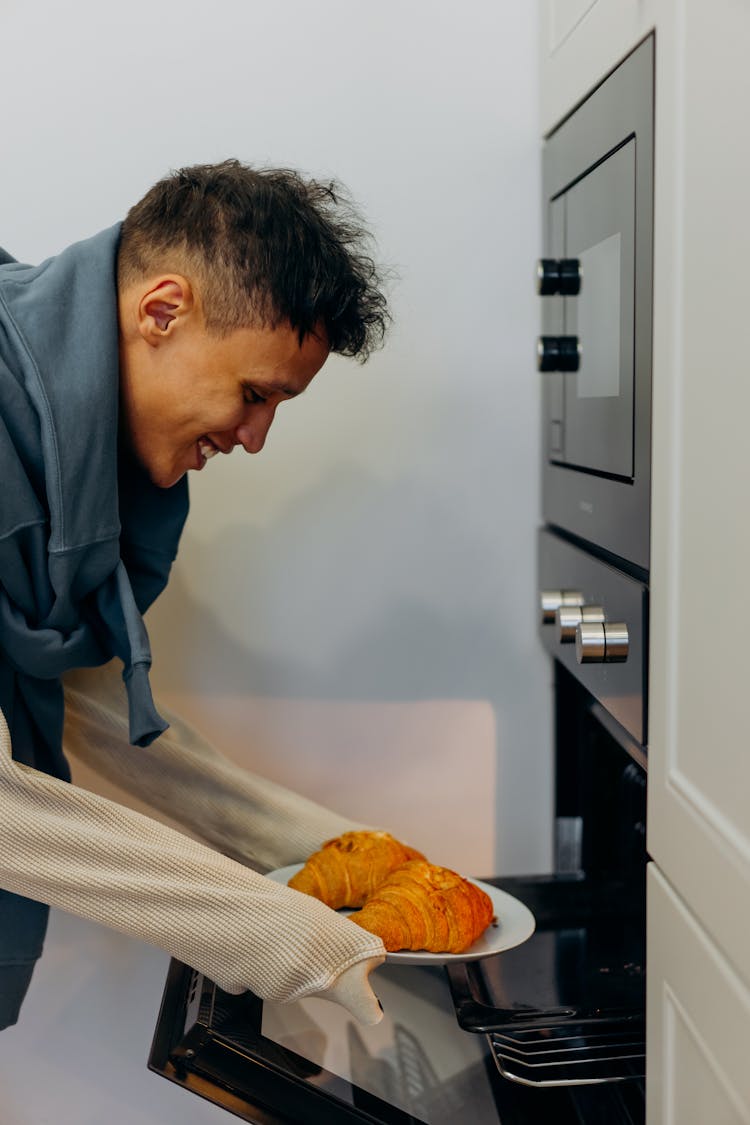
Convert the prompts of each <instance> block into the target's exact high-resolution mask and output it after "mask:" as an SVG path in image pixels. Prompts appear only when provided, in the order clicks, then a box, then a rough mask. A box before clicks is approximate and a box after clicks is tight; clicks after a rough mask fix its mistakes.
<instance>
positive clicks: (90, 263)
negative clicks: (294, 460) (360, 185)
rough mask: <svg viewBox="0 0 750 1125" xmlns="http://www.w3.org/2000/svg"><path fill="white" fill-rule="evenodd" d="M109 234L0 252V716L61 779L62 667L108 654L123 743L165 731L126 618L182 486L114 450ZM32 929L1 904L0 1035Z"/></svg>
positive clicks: (159, 575) (0, 895)
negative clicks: (122, 713) (150, 474)
mask: <svg viewBox="0 0 750 1125" xmlns="http://www.w3.org/2000/svg"><path fill="white" fill-rule="evenodd" d="M119 233H120V226H119V224H118V225H116V226H114V227H112V228H110V229H109V230H105V231H102V232H101V233H100V234H98V235H96V236H95V237H94V238H90V239H87V240H86V241H83V242H79V243H76V244H74V245H73V246H70V247H69V248H68V249H67V250H65V251H63V252H62V253H61V254H59V255H58V256H57V257H54V258H50V259H48V260H47V261H45V262H43V263H42V264H41V265H39V266H26V265H22V264H20V263H18V262H14V261H13V260H12V259H11V258H10V257H9V255H7V254H5V253H4V252H2V251H0V708H2V711H3V713H4V714H5V717H6V719H7V722H8V725H9V728H10V734H11V738H12V743H13V756H14V758H16V759H17V760H18V761H21V762H24V763H26V764H27V765H30V766H33V767H34V768H36V769H40V770H43V771H44V772H46V773H50V774H53V775H54V776H56V777H60V778H65V779H68V778H69V771H68V767H67V763H66V762H65V758H64V755H63V752H62V729H63V696H62V688H61V686H60V676H61V675H62V673H63V672H65V671H67V670H68V669H70V668H76V667H79V668H80V667H91V666H94V665H99V664H103V663H104V662H106V661H107V660H109V659H111V657H112V656H118V657H119V658H120V659H121V660H122V662H123V678H124V679H125V683H126V686H127V690H128V699H129V708H130V740H131V742H132V743H133V744H135V745H138V746H146V745H148V744H149V743H150V742H151V741H152V740H153V739H154V738H156V737H158V735H159V734H160V733H161V732H162V731H163V730H164V729H165V728H166V723H164V721H163V720H162V719H161V718H160V716H159V715H158V714H157V712H156V710H155V707H154V704H153V700H152V697H151V690H150V687H149V683H148V671H149V667H150V664H151V654H150V649H149V643H148V636H147V633H146V628H145V625H144V623H143V620H142V617H141V614H142V613H144V612H145V610H146V608H147V607H148V605H150V604H151V602H152V601H153V600H154V598H155V597H156V596H157V595H158V594H159V593H160V592H161V590H162V589H163V588H164V586H165V584H166V582H167V578H168V575H169V569H170V566H171V564H172V561H173V559H174V557H175V554H176V551H177V544H178V541H179V537H180V534H181V531H182V527H183V524H184V521H185V518H186V516H187V510H188V493H187V482H186V480H185V479H183V480H182V481H180V482H179V483H178V484H177V485H175V486H174V487H173V488H171V489H168V490H163V489H158V488H156V487H155V486H154V485H152V484H151V482H150V481H149V479H148V478H147V477H146V475H145V474H144V473H143V471H142V470H141V469H140V468H139V467H138V466H137V465H136V464H135V463H134V462H133V461H132V460H131V459H130V458H129V455H128V453H127V452H126V451H125V450H122V449H118V387H119V364H118V325H117V289H116V274H115V270H116V254H117V245H118V239H119ZM133 753H137V750H134V751H133ZM46 917H47V909H46V907H42V906H40V904H39V903H32V902H30V900H28V899H22V898H19V897H17V896H15V895H10V894H8V893H7V892H4V891H0V1027H3V1026H5V1025H6V1024H7V1023H9V1022H12V1021H13V1019H14V1018H15V1016H14V1014H13V1008H14V1005H15V1007H16V1008H17V1006H18V1003H19V1002H20V998H21V996H22V995H23V992H24V991H25V987H26V984H27V983H28V978H29V977H30V973H31V967H32V966H33V961H34V960H35V958H36V957H38V956H39V954H40V952H41V944H42V940H43V936H44V929H45V926H46ZM22 978H23V979H22ZM24 980H25V983H24Z"/></svg>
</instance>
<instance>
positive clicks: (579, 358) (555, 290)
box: [537, 38, 654, 571]
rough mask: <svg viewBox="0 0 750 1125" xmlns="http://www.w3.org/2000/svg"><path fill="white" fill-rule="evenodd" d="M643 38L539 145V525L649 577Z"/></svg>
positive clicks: (648, 169) (646, 49)
mask: <svg viewBox="0 0 750 1125" xmlns="http://www.w3.org/2000/svg"><path fill="white" fill-rule="evenodd" d="M653 52H654V41H653V38H649V39H648V40H647V41H646V42H645V43H643V44H642V45H641V46H640V47H639V48H638V50H637V51H635V52H634V53H633V54H632V55H631V56H630V57H629V58H628V59H627V60H626V61H625V62H623V63H622V64H621V65H620V66H619V67H618V68H617V69H616V70H615V71H614V72H613V73H612V74H611V75H610V76H609V77H608V78H607V79H606V80H605V81H604V82H603V83H602V85H601V86H600V87H599V88H598V89H597V90H596V91H594V93H593V94H592V95H591V96H590V97H589V98H587V99H586V101H584V102H583V104H582V105H581V106H579V108H578V109H576V110H575V112H574V113H572V114H571V116H570V117H569V118H568V119H567V120H566V121H564V122H563V123H562V125H561V126H560V127H559V128H558V129H557V130H556V131H555V132H554V133H553V135H552V136H551V137H550V138H549V139H548V141H547V143H546V146H545V151H544V163H543V187H544V200H545V208H544V224H545V248H546V256H545V257H544V258H543V259H541V260H540V262H539V263H538V267H537V287H538V291H539V293H540V295H541V296H542V297H543V317H542V328H543V332H542V335H541V336H540V337H539V340H538V343H537V366H538V368H539V370H540V371H541V372H542V373H543V410H542V419H543V431H542V449H543V516H544V519H545V522H546V523H547V524H549V525H551V526H554V527H557V528H560V529H561V530H562V531H564V532H565V533H567V534H570V535H572V536H576V537H578V538H580V539H582V540H585V541H586V542H589V543H591V544H592V545H593V546H594V547H595V548H596V549H597V550H598V551H608V552H610V553H611V554H613V555H615V556H617V557H618V558H619V559H622V560H625V561H626V562H627V563H630V564H633V565H634V566H636V567H639V568H640V569H641V570H642V571H648V568H649V520H650V504H649V497H650V481H651V471H650V467H651V410H650V402H651V316H652V273H653V269H652V243H653V89H654V80H653V67H654V58H653Z"/></svg>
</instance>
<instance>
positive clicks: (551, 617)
mask: <svg viewBox="0 0 750 1125" xmlns="http://www.w3.org/2000/svg"><path fill="white" fill-rule="evenodd" d="M541 602H542V624H543V625H554V623H555V614H556V613H557V611H558V609H559V608H560V606H562V605H583V594H580V593H579V592H578V590H542V593H541Z"/></svg>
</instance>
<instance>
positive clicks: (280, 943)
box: [0, 713, 384, 1001]
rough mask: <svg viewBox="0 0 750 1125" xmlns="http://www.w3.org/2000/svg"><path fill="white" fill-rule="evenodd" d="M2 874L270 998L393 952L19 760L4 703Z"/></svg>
mask: <svg viewBox="0 0 750 1125" xmlns="http://www.w3.org/2000/svg"><path fill="white" fill-rule="evenodd" d="M129 752H131V753H133V754H136V755H138V754H141V753H143V751H141V750H139V749H136V748H135V747H129ZM0 886H2V887H4V888H5V889H6V890H9V891H14V892H16V893H17V894H21V895H26V896H28V897H30V898H35V899H38V900H39V901H41V902H46V903H49V904H50V905H52V906H56V907H60V908H62V909H63V910H67V911H69V912H71V913H73V914H78V915H80V916H81V917H84V918H88V919H91V920H93V921H96V922H100V923H103V924H104V925H107V926H110V927H112V928H113V929H116V930H120V931H122V932H123V933H126V934H130V935H131V936H133V937H136V938H140V939H142V940H144V941H147V942H150V943H151V944H153V945H156V946H158V947H160V948H162V949H164V950H166V951H167V952H168V953H170V954H171V955H172V956H174V957H177V958H178V959H179V960H181V961H184V962H186V963H187V964H189V965H191V966H193V967H194V968H196V969H198V970H199V971H201V972H203V973H205V974H206V975H207V976H208V977H209V978H210V979H212V980H214V981H216V983H217V984H219V985H220V987H221V988H223V989H225V990H226V991H228V992H242V991H243V990H244V989H246V988H250V989H252V990H253V991H254V992H255V993H257V994H258V995H259V996H261V997H264V998H267V999H272V1000H281V1001H285V1000H293V999H296V998H298V997H302V996H308V995H312V994H314V993H319V992H325V991H326V990H330V989H331V988H333V989H334V993H335V988H336V981H337V979H338V978H339V977H341V976H342V975H343V974H345V973H346V971H347V970H348V969H350V968H351V967H352V966H355V965H358V964H359V963H364V962H367V961H370V960H372V959H374V960H373V964H375V963H377V962H379V961H380V960H382V957H383V953H384V950H383V946H382V943H381V941H380V939H379V938H376V937H374V936H373V935H371V934H368V933H367V932H366V931H364V930H361V929H360V928H359V927H358V926H354V925H352V924H351V922H348V921H347V920H346V919H345V918H341V917H339V915H337V914H336V913H335V912H334V911H332V910H329V909H328V908H327V907H326V906H324V905H323V904H322V903H320V902H318V901H317V900H316V899H313V898H310V897H308V896H307V895H301V894H298V893H297V892H296V891H293V890H291V889H290V888H289V887H285V886H280V885H278V884H276V883H273V882H271V881H270V880H268V879H266V878H264V877H263V876H262V875H258V874H257V873H256V872H254V871H251V870H249V869H248V868H246V867H244V866H242V865H241V864H239V863H237V862H236V861H235V860H233V859H230V858H228V857H227V856H224V855H221V854H219V853H218V852H216V851H214V850H212V849H211V848H208V847H206V846H205V845H203V844H201V843H198V842H197V841H194V840H191V839H189V838H188V837H186V836H184V835H182V834H181V833H179V832H176V831H174V830H173V829H171V828H167V827H166V826H164V825H162V824H159V823H158V822H156V821H154V820H151V819H150V818H149V817H145V816H142V815H141V814H140V813H137V812H134V811H133V810H132V809H127V808H125V807H123V806H121V805H118V804H115V803H114V802H113V801H109V800H107V799H106V798H104V797H100V796H98V795H96V794H93V793H89V792H87V791H85V790H82V789H79V788H77V787H76V786H74V785H69V784H67V783H66V782H63V781H59V780H57V779H56V778H52V777H48V776H47V775H45V774H42V773H39V772H38V771H36V770H33V769H30V768H29V767H28V766H24V765H21V764H19V763H17V762H14V761H13V759H12V757H11V745H10V737H9V733H8V728H7V724H6V722H5V718H4V717H3V716H2V713H0ZM364 967H365V966H364V964H363V968H364ZM349 976H350V979H351V975H350V974H349ZM344 979H346V978H344ZM362 980H363V981H364V980H366V973H364V974H363V975H362ZM334 998H336V997H335V995H334Z"/></svg>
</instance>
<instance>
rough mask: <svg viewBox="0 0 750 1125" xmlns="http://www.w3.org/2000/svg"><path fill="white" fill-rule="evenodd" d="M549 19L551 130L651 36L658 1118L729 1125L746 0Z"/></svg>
mask: <svg viewBox="0 0 750 1125" xmlns="http://www.w3.org/2000/svg"><path fill="white" fill-rule="evenodd" d="M584 9H585V10H584ZM541 24H542V115H543V128H544V131H545V132H548V131H549V130H550V129H551V128H552V127H553V126H554V125H555V124H556V123H557V122H559V121H560V120H561V119H562V118H563V117H564V116H565V115H566V114H567V113H569V112H570V111H571V110H572V109H573V108H574V107H575V105H576V103H577V102H579V101H580V100H581V98H582V97H583V96H584V95H585V94H586V93H587V92H588V91H589V90H591V89H592V88H594V87H595V86H596V85H597V84H598V83H599V82H600V81H601V80H602V79H603V78H604V77H605V76H606V74H607V73H608V72H609V71H610V70H611V69H612V68H613V67H614V66H615V65H616V64H617V63H618V62H619V61H620V60H621V59H622V58H623V57H624V56H625V55H626V54H627V53H629V51H630V50H632V49H633V47H635V46H636V45H637V43H638V42H640V40H641V39H642V38H643V37H644V36H645V35H646V34H649V33H650V32H651V31H655V35H656V107H655V160H654V168H655V198H654V329H653V470H652V515H651V569H650V591H651V611H650V625H651V638H650V682H649V779H648V788H649V808H648V850H649V854H650V855H651V856H652V858H653V860H654V861H655V865H656V866H654V867H653V868H652V871H651V875H650V879H649V883H650V896H651V897H650V908H651V913H650V915H649V937H648V940H649V957H650V958H651V960H650V961H649V984H648V989H649V1000H648V1003H649V1020H650V1031H649V1041H648V1051H649V1086H650V1094H649V1117H648V1121H649V1125H691V1123H692V1122H696V1125H697V1123H698V1122H700V1123H701V1125H703V1123H704V1122H711V1125H720V1123H723V1122H725V1121H726V1122H727V1123H729V1122H731V1123H732V1125H734V1122H748V1121H750V1085H749V1084H748V1077H747V1074H748V1073H750V1067H749V1066H748V1065H747V1061H745V1063H744V1066H745V1068H746V1072H745V1073H743V1070H742V1065H741V1064H740V1063H738V1062H737V1060H736V1059H735V1056H734V1055H733V1054H732V1050H733V1048H732V1043H733V1042H734V1043H735V1050H737V1049H739V1047H737V1044H739V1045H741V1048H742V1049H743V1050H744V1057H745V1060H747V1059H750V1006H748V994H747V989H748V987H750V705H749V702H750V700H749V697H750V641H748V630H747V625H746V621H745V606H746V602H747V597H746V590H747V588H748V583H749V582H750V353H749V351H748V349H747V348H746V346H745V343H744V337H745V334H746V328H745V324H746V320H747V309H748V278H747V274H748V266H747V263H748V262H750V222H749V221H748V220H749V217H750V216H749V212H750V206H749V204H748V185H749V184H750V146H749V145H748V144H747V118H748V113H750V67H748V64H747V59H748V56H749V55H750V3H748V2H747V0H714V2H713V3H711V4H707V3H705V0H595V2H594V3H593V4H589V5H588V6H587V5H585V4H584V3H582V2H581V3H577V2H574V0H543V2H542V5H541ZM657 868H658V869H657ZM670 958H671V961H670ZM722 1020H725V1021H726V1026H727V1028H730V1027H731V1029H732V1036H731V1037H730V1036H729V1034H728V1032H727V1033H725V1032H724V1031H722V1030H720V1028H721V1024H722ZM732 1037H734V1038H732Z"/></svg>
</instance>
